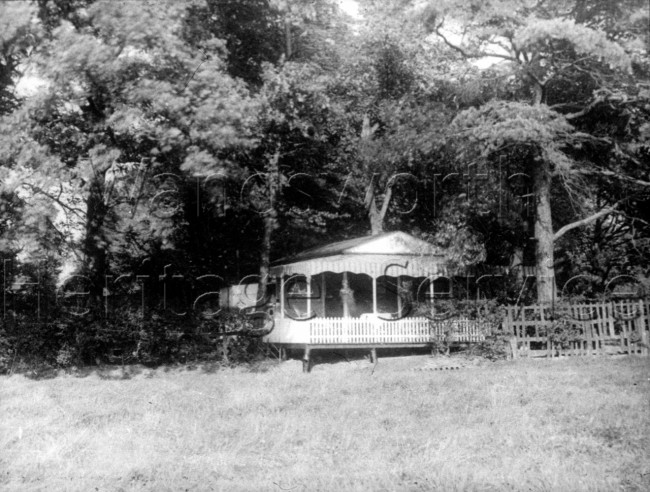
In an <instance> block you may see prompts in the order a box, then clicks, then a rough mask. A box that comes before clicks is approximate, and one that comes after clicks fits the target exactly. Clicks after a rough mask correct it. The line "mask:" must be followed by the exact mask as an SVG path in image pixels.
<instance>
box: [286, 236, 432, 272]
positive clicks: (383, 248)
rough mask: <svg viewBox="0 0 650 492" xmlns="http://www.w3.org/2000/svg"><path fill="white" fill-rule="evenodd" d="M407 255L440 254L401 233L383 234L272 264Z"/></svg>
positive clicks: (427, 244)
mask: <svg viewBox="0 0 650 492" xmlns="http://www.w3.org/2000/svg"><path fill="white" fill-rule="evenodd" d="M360 254H363V255H367V254H370V255H409V256H413V255H416V256H424V255H437V256H440V255H442V253H441V252H440V251H439V250H438V249H437V248H436V247H435V246H433V245H432V244H430V243H427V242H426V241H423V240H422V239H418V238H416V237H414V236H411V235H410V234H407V233H405V232H401V231H395V232H385V233H384V234H378V235H376V236H364V237H357V238H354V239H346V240H345V241H339V242H336V243H330V244H326V245H324V246H318V247H316V248H311V249H308V250H306V251H303V252H302V253H298V254H297V255H295V256H292V257H288V258H282V259H280V260H277V261H276V262H274V263H275V264H281V263H294V262H296V261H304V260H310V259H313V258H325V257H327V256H334V255H360Z"/></svg>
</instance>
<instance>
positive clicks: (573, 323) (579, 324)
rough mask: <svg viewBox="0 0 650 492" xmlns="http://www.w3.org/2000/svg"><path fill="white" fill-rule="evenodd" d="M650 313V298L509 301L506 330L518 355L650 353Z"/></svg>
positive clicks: (557, 355)
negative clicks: (550, 303)
mask: <svg viewBox="0 0 650 492" xmlns="http://www.w3.org/2000/svg"><path fill="white" fill-rule="evenodd" d="M649 314H650V300H647V299H646V300H618V301H611V302H600V303H596V302H594V303H580V304H571V305H569V306H567V307H562V308H557V307H555V308H551V307H546V306H539V305H533V306H508V307H507V308H506V317H505V319H504V321H503V330H504V331H505V332H506V333H507V334H512V335H514V336H515V338H516V342H517V343H516V346H517V354H515V355H524V356H525V355H528V356H546V357H563V356H579V355H605V354H644V355H648V353H649V352H648V338H649V337H648V331H649V330H650V326H649V318H650V316H649ZM561 320H564V324H563V325H560V323H561Z"/></svg>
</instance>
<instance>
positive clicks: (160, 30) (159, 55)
mask: <svg viewBox="0 0 650 492" xmlns="http://www.w3.org/2000/svg"><path fill="white" fill-rule="evenodd" d="M188 5H189V3H178V2H169V3H167V4H165V6H164V8H161V5H160V4H159V3H156V4H153V3H143V4H139V3H132V2H130V3H127V4H125V5H122V4H116V3H113V2H94V3H92V4H91V5H90V6H88V7H87V8H83V7H81V6H80V7H79V9H78V10H77V11H76V12H75V15H76V18H78V19H81V20H80V22H79V23H78V26H77V27H75V25H73V24H71V23H70V22H68V21H65V20H63V21H61V22H60V25H59V27H55V28H53V29H52V31H51V37H50V39H49V41H48V42H47V43H46V44H45V45H44V46H43V47H42V48H41V49H40V50H39V52H38V55H37V58H35V62H36V63H37V70H38V72H39V74H40V76H41V77H42V78H43V79H44V80H45V81H46V82H47V87H46V88H45V89H44V90H43V91H42V92H41V93H40V94H39V95H37V96H35V97H33V98H31V99H30V100H29V101H28V102H27V103H26V104H25V105H24V107H23V108H21V109H20V110H18V111H16V112H14V113H13V114H11V115H9V116H8V117H7V119H6V121H5V123H6V124H12V125H14V127H15V128H17V129H18V130H19V132H16V133H15V138H14V141H13V142H12V143H10V144H9V146H8V147H5V148H4V149H3V158H4V159H6V161H7V162H11V166H12V172H13V174H14V179H13V182H14V183H15V185H23V186H25V187H27V188H28V189H29V190H30V192H31V193H32V194H33V195H34V196H37V197H41V198H43V199H44V200H45V201H48V200H49V201H50V203H51V204H52V206H54V207H60V208H62V209H63V210H64V211H67V212H69V213H71V214H72V215H74V216H76V218H77V222H76V225H75V226H74V227H75V228H77V231H76V235H77V236H78V237H79V244H73V245H72V246H73V247H74V248H78V249H79V250H80V252H81V255H82V258H83V269H82V270H83V272H84V273H85V274H86V275H88V276H89V277H90V278H91V280H92V284H93V288H94V290H95V292H97V293H98V294H99V293H101V287H102V285H103V280H104V278H105V277H104V276H105V275H106V274H107V273H108V272H107V265H108V263H109V261H110V259H111V257H112V255H114V254H115V253H116V252H117V250H119V249H120V248H124V247H130V248H135V249H131V254H137V250H138V249H139V250H140V251H139V255H141V256H143V255H147V254H151V253H153V251H154V250H155V248H159V247H161V246H162V247H163V248H164V247H172V246H173V243H172V239H173V238H172V236H173V233H174V230H176V229H177V228H178V226H180V225H182V224H181V223H180V222H179V220H180V219H181V218H182V214H181V212H182V208H183V207H182V203H177V204H173V203H172V204H170V203H168V201H169V198H170V197H174V196H175V197H176V198H175V200H178V197H180V194H179V193H171V191H178V187H179V186H180V187H182V180H181V184H180V185H179V184H178V180H176V184H174V183H173V182H171V183H170V180H171V181H174V179H175V178H174V177H175V176H176V177H178V176H181V173H180V168H181V166H182V165H184V164H185V165H190V164H191V163H197V162H217V161H218V162H224V163H227V158H224V157H225V154H224V153H227V151H226V149H229V148H237V147H240V146H246V145H247V144H248V143H249V141H250V132H249V130H248V125H249V120H250V118H251V116H250V115H251V114H254V113H255V110H254V109H253V106H254V104H253V103H252V102H251V100H250V98H249V96H248V92H247V90H246V89H245V87H243V85H242V84H241V83H238V82H237V81H235V80H234V79H233V78H232V77H230V76H229V75H228V74H227V73H226V71H225V67H224V62H223V60H222V57H223V54H224V53H223V50H222V46H223V43H222V42H221V41H220V40H218V39H216V38H214V37H212V38H209V39H203V40H201V42H200V48H201V49H196V48H194V47H192V46H189V45H188V44H187V43H186V42H185V41H184V40H183V38H182V37H181V32H182V27H183V26H182V24H181V19H182V14H183V12H184V10H185V9H186V8H187V6H188ZM165 191H170V193H163V192H165ZM169 205H171V207H170V206H169ZM152 206H153V207H154V208H155V207H163V209H164V210H163V211H162V212H161V211H156V210H152ZM138 244H139V245H140V246H138ZM165 244H167V246H165ZM152 247H154V249H153V250H152ZM97 289H99V291H98V290H97Z"/></svg>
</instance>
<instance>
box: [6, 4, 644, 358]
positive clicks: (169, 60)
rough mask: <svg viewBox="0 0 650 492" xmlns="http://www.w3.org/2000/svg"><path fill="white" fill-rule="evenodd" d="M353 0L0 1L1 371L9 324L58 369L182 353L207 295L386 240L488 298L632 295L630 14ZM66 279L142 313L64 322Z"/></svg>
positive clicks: (635, 202) (634, 86) (635, 158)
mask: <svg viewBox="0 0 650 492" xmlns="http://www.w3.org/2000/svg"><path fill="white" fill-rule="evenodd" d="M358 4H359V6H360V12H361V15H360V16H359V17H358V18H353V17H350V16H349V15H347V14H346V13H345V12H343V11H342V10H341V8H340V5H339V2H336V1H334V0H327V1H323V2H310V1H306V0H288V1H285V0H282V1H280V0H240V1H237V2H221V1H217V0H183V1H171V0H170V1H156V2H144V1H143V2H111V1H103V0H101V1H100V0H97V1H93V0H37V1H33V2H11V1H4V2H2V3H1V4H0V5H1V7H0V8H1V11H2V12H1V13H2V15H0V18H1V19H2V21H1V22H2V33H1V34H0V129H1V132H2V138H1V140H0V197H1V201H0V254H1V256H2V260H3V264H2V268H3V275H4V279H5V280H4V282H3V287H2V289H3V296H4V297H3V321H2V323H3V325H2V327H3V328H2V330H3V332H2V333H0V364H4V362H2V361H5V360H6V358H7V357H8V356H7V355H6V354H7V353H15V352H16V347H17V345H16V343H18V342H16V339H15V337H14V335H10V334H8V333H9V332H12V330H13V333H16V330H18V328H17V326H18V325H17V323H18V324H20V322H21V321H20V320H21V319H23V317H24V315H26V314H27V313H29V314H30V315H31V317H32V318H34V316H36V317H37V318H38V320H37V322H34V320H33V319H31V320H30V321H29V322H28V324H29V326H31V327H34V326H37V327H38V328H33V329H34V330H36V331H35V332H32V331H29V330H32V328H30V329H29V330H26V331H25V333H37V334H35V335H34V336H32V335H29V336H28V340H27V341H26V342H20V343H26V344H27V345H21V346H20V351H22V353H25V354H31V353H38V352H39V351H45V352H47V353H48V354H49V355H48V357H50V358H51V359H52V360H55V361H57V362H58V363H59V364H61V365H65V364H68V363H71V361H72V360H73V359H74V360H75V361H77V362H89V361H91V360H92V359H93V358H94V357H95V355H93V354H99V355H97V356H98V357H100V358H101V357H104V358H106V357H108V356H109V353H112V351H113V350H114V349H115V350H117V351H118V352H119V351H121V353H130V354H133V353H134V350H135V349H134V344H135V345H136V346H139V347H142V346H143V343H145V342H143V340H145V339H146V340H149V342H147V343H149V345H148V347H149V349H147V353H148V357H151V358H153V359H156V358H157V359H156V360H162V359H165V358H167V359H170V358H171V359H173V358H179V357H180V356H179V355H178V353H180V352H179V351H181V352H182V351H183V350H185V349H181V348H180V347H181V345H180V344H176V345H174V344H173V343H171V342H170V340H171V339H170V338H169V336H171V335H170V333H171V332H172V331H177V332H179V333H181V332H182V333H184V334H186V335H187V334H188V333H190V332H191V333H194V334H195V335H196V334H197V333H200V331H201V328H200V325H201V323H202V322H199V321H197V319H199V318H200V317H201V313H203V312H204V310H205V309H207V306H208V305H210V303H211V302H212V303H214V302H215V298H214V297H215V296H214V295H212V297H210V295H207V294H206V295H203V294H202V293H214V292H216V291H218V289H219V288H220V287H222V286H225V285H227V284H229V283H236V282H239V281H240V280H242V279H246V280H245V281H246V282H247V283H253V282H259V284H260V286H261V287H262V288H264V286H265V285H266V282H267V274H268V268H269V265H270V262H271V261H272V260H273V259H276V258H279V257H283V256H287V255H289V254H291V253H295V252H297V251H300V250H302V249H304V248H307V247H311V246H315V245H319V244H323V243H326V242H329V241H333V240H337V239H345V238H350V237H356V236H360V235H364V234H377V233H380V232H382V231H390V230H406V231H408V232H410V233H413V234H415V235H417V236H419V237H421V238H423V239H426V240H429V241H432V242H434V243H436V244H437V245H439V246H441V247H443V248H445V249H446V251H447V252H448V257H449V259H450V262H451V265H452V266H453V267H454V268H455V269H456V271H459V272H460V271H465V272H467V271H471V272H472V275H471V276H472V278H479V277H480V276H481V275H491V274H493V273H498V276H499V277H500V278H501V279H504V278H505V279H507V281H501V282H496V283H495V285H492V286H491V287H490V291H489V292H488V293H487V295H489V296H490V297H492V298H494V299H499V301H501V302H515V301H519V302H522V301H532V300H534V299H537V300H538V301H540V302H553V301H554V300H555V299H556V298H557V297H558V296H561V295H565V294H566V295H568V294H569V293H570V294H571V295H583V296H587V297H589V296H595V295H598V294H602V293H604V292H606V291H607V289H608V288H609V286H611V283H612V282H613V281H616V279H619V278H622V276H631V277H634V278H637V279H640V280H641V282H647V278H648V275H649V272H648V271H647V265H648V264H649V260H650V215H649V214H648V210H650V207H648V205H649V204H650V59H649V51H650V48H649V47H650V38H649V34H648V32H649V31H650V30H649V29H648V11H647V4H646V2H644V1H641V0H625V1H622V2H609V1H606V0H552V1H548V2H536V1H530V0H499V1H495V2H489V3H487V4H483V3H481V2H467V1H461V0H444V1H439V0H436V1H431V2H411V1H409V0H406V1H401V0H400V1H397V0H392V1H389V2H383V1H382V2H378V1H374V0H359V2H358ZM461 33H462V36H461V35H460V34H461ZM525 266H527V267H531V268H532V270H533V271H534V275H535V276H536V282H535V283H534V287H535V288H534V289H533V290H532V291H529V290H527V289H528V287H527V286H529V284H530V282H529V283H526V280H527V279H526V276H525V274H524V270H523V267H525ZM528 271H530V270H528ZM578 275H580V276H581V278H580V281H579V282H577V281H574V279H575V278H576V276H578ZM626 278H627V277H626ZM567 282H568V283H567ZM77 284H78V285H77ZM567 285H569V286H570V287H567V288H566V289H565V288H564V287H565V286H567ZM74 289H81V291H83V292H87V293H88V297H87V298H84V299H85V300H84V301H83V302H86V303H88V304H90V305H92V306H94V307H98V306H104V305H105V304H106V303H107V300H110V301H111V302H113V301H116V300H117V299H120V297H119V296H124V295H126V296H130V297H131V300H133V299H135V298H138V299H139V302H140V301H141V303H142V306H141V307H142V309H141V311H142V312H141V313H140V315H139V316H140V317H139V318H137V320H136V319H135V318H132V317H130V316H131V315H130V314H128V313H129V312H130V311H129V309H130V307H129V309H126V306H125V309H124V310H122V311H121V312H120V311H119V310H118V312H111V313H109V312H108V310H104V311H103V312H102V310H101V309H100V310H96V312H95V311H93V312H92V314H88V316H86V317H77V318H74V319H71V320H67V321H66V320H64V316H63V315H62V314H61V310H62V309H63V308H62V305H63V304H64V303H63V304H62V302H61V299H70V298H74V299H77V301H76V302H82V301H80V300H79V299H81V297H80V296H79V295H77V294H74V292H76V291H75V290H74ZM578 290H579V291H580V292H577V291H578ZM569 291H570V292H569ZM483 293H484V294H485V290H484V291H483ZM463 295H467V296H468V297H471V296H477V295H478V292H477V287H476V285H474V286H473V287H469V288H468V290H467V292H465V291H463ZM75 296H76V297H75ZM111 296H115V297H111ZM199 299H200V302H199V301H198V300H199ZM35 302H37V303H40V302H42V303H43V304H42V305H41V304H39V307H38V309H36V310H35V309H33V307H31V308H30V306H33V304H34V303H35ZM66 302H67V301H66ZM118 302H119V301H118ZM144 306H147V308H146V309H145V308H144ZM131 307H132V306H131ZM66 309H67V311H66ZM69 310H70V305H67V307H66V308H65V309H63V311H65V312H69ZM170 312H174V313H182V316H177V318H178V321H177V322H173V321H170V322H169V323H167V322H163V321H161V320H163V319H166V316H168V315H169V314H170ZM25 323H27V321H25ZM177 324H178V325H179V326H185V328H182V329H180V328H179V329H178V330H176V329H174V330H171V329H170V328H169V326H170V325H174V326H175V325H177ZM127 325H128V326H131V325H133V326H137V327H139V328H138V329H137V330H131V329H129V330H126V331H124V330H123V328H122V327H124V326H127ZM215 326H216V325H215ZM190 327H191V328H190ZM140 328H141V329H140ZM39 330H40V331H39ZM70 330H72V331H70ZM102 330H104V331H105V333H117V335H115V336H114V335H110V336H108V335H104V334H101V333H103V332H102ZM19 331H20V330H19ZM72 332H74V333H75V334H74V336H73V335H72V334H71V333H72ZM38 333H41V335H42V336H41V335H38ZM43 333H47V335H43ZM142 333H148V334H147V335H146V337H145V335H141V334H142ZM107 336H108V337H109V338H108V339H110V343H109V342H107V338H106V337H107ZM174 336H175V335H174ZM192 336H194V335H192ZM111 337H112V338H111ZM143 337H144V338H143ZM46 339H47V343H50V344H51V345H52V346H51V347H49V348H44V347H41V346H40V345H38V344H39V343H46ZM152 340H156V341H155V343H154V342H153V341H152ZM32 342H33V343H36V345H34V344H33V343H32ZM193 343H194V342H193ZM12 344H13V345H12ZM138 344H139V345H138ZM170 344H171V345H170ZM12 347H13V348H12ZM119 347H123V349H121V348H119ZM151 347H156V348H151ZM118 348H119V350H118ZM141 350H142V349H138V350H135V353H143V352H141ZM12 351H13V352H12ZM174 351H176V352H174ZM172 352H174V354H176V355H174V354H172ZM222 352H223V351H222ZM52 354H54V355H52ZM222 355H223V354H222ZM52 357H53V358H52ZM129 357H131V356H129Z"/></svg>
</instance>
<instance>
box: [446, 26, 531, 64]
mask: <svg viewBox="0 0 650 492" xmlns="http://www.w3.org/2000/svg"><path fill="white" fill-rule="evenodd" d="M441 26H442V24H440V25H438V26H437V27H436V34H437V35H438V36H440V38H441V39H442V40H443V42H444V43H445V44H446V45H447V46H449V47H450V48H451V49H453V50H455V51H458V53H460V54H461V55H463V58H487V57H495V58H502V59H503V60H510V61H514V62H519V60H518V59H517V58H514V57H512V56H510V55H504V54H503V53H487V52H484V51H479V52H476V53H468V52H467V51H465V50H464V49H463V48H461V47H460V46H457V45H455V44H454V43H452V42H451V41H449V40H448V39H447V37H446V36H445V35H444V34H442V33H441V32H440V27H441Z"/></svg>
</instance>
